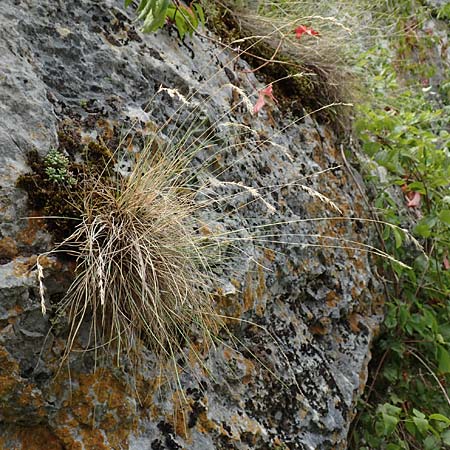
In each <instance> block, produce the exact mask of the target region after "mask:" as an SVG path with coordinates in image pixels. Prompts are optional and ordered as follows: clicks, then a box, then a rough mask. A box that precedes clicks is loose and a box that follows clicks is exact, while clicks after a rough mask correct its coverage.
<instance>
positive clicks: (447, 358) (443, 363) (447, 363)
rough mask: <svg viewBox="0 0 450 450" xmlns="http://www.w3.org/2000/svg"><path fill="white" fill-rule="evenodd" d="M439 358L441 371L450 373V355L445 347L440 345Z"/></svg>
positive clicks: (438, 349) (438, 348)
mask: <svg viewBox="0 0 450 450" xmlns="http://www.w3.org/2000/svg"><path fill="white" fill-rule="evenodd" d="M437 359H438V363H439V372H440V373H450V355H449V353H448V351H447V349H446V348H445V347H443V346H442V345H438V347H437Z"/></svg>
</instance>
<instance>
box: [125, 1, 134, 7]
mask: <svg viewBox="0 0 450 450" xmlns="http://www.w3.org/2000/svg"><path fill="white" fill-rule="evenodd" d="M132 3H133V0H125V8H128V7H129V6H130V5H131V4H132Z"/></svg>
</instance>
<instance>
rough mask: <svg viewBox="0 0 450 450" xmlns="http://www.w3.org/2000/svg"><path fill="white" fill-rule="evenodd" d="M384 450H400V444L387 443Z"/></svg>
mask: <svg viewBox="0 0 450 450" xmlns="http://www.w3.org/2000/svg"><path fill="white" fill-rule="evenodd" d="M386 450H402V447H400V445H397V444H388V445H387V446H386Z"/></svg>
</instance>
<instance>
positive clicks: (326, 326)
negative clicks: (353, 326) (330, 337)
mask: <svg viewBox="0 0 450 450" xmlns="http://www.w3.org/2000/svg"><path fill="white" fill-rule="evenodd" d="M330 326H331V319H330V318H329V317H322V318H321V319H319V321H318V322H317V323H315V324H314V325H312V326H310V327H309V331H310V332H311V334H314V335H320V336H324V335H326V334H328V333H329V332H330Z"/></svg>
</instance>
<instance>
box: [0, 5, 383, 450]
mask: <svg viewBox="0 0 450 450" xmlns="http://www.w3.org/2000/svg"><path fill="white" fill-rule="evenodd" d="M0 25H1V26H0V188H1V190H0V212H1V215H2V220H1V225H0V263H1V264H2V265H1V266H0V287H1V290H0V380H1V382H2V384H0V448H3V449H5V450H6V449H10V448H24V449H25V448H26V449H27V450H28V449H30V450H32V449H35V448H49V449H130V450H131V449H132V450H146V449H153V450H155V449H178V448H180V449H181V448H184V449H192V450H203V449H204V450H206V449H208V450H211V449H239V450H244V449H291V450H292V449H305V450H310V449H332V448H333V449H336V448H342V449H343V448H346V436H347V432H348V427H349V424H350V422H351V419H352V417H353V414H354V407H355V402H356V399H357V397H358V394H359V393H360V392H361V390H362V389H363V387H364V383H365V379H366V370H367V363H368V359H369V357H370V352H369V348H370V343H371V339H372V337H373V335H374V332H375V330H376V328H377V324H378V322H379V318H380V316H379V311H380V306H381V305H382V301H383V293H382V290H381V288H380V286H379V285H378V283H377V282H376V279H375V277H374V274H373V273H372V271H371V269H370V268H371V263H370V262H369V258H368V255H367V253H365V252H363V251H356V250H354V249H352V248H351V247H354V246H355V245H356V246H358V245H357V244H351V243H350V242H349V241H356V242H362V243H371V242H373V236H372V235H371V232H370V229H369V228H368V226H367V225H366V224H365V223H363V222H360V221H353V220H347V219H335V220H327V219H319V218H326V217H328V218H330V217H336V216H339V215H340V214H339V213H338V212H337V211H335V210H334V207H333V206H332V204H331V203H330V202H325V201H323V200H322V199H321V198H320V197H319V195H318V194H317V192H319V193H321V194H322V195H324V196H327V197H328V198H329V199H330V200H331V201H332V202H334V203H336V204H337V205H338V206H339V208H340V209H341V210H342V213H343V215H344V216H345V217H363V216H364V214H365V204H364V199H363V197H362V195H361V193H360V192H359V190H358V188H357V186H356V185H355V182H354V181H353V178H352V177H351V176H349V174H348V172H347V171H346V169H345V166H344V165H343V161H342V159H341V156H340V151H339V149H338V148H337V143H336V139H335V137H334V135H333V133H332V131H331V130H330V129H329V128H327V126H326V125H321V124H318V123H316V122H315V120H314V118H311V117H307V118H303V119H300V118H295V117H291V116H290V115H289V112H288V111H283V110H280V109H278V108H277V106H276V105H269V106H267V107H266V108H265V109H264V110H263V111H262V112H261V113H260V114H259V115H257V116H255V115H253V114H252V111H251V105H248V104H247V103H248V101H250V102H252V103H253V104H254V102H255V101H256V98H257V91H258V89H261V88H262V87H263V85H262V84H261V83H260V82H259V81H258V80H257V79H256V78H255V76H254V75H253V74H249V73H246V72H245V71H244V70H245V69H246V68H247V65H246V63H244V62H243V61H242V60H241V59H240V58H239V57H238V55H236V54H235V53H232V52H231V51H229V50H226V49H224V48H222V47H221V46H220V45H219V44H218V43H217V37H214V36H210V37H211V38H213V39H210V38H208V37H207V36H196V37H194V38H193V39H192V40H189V39H188V40H187V42H186V43H185V44H183V43H181V42H180V41H179V39H178V38H177V36H176V34H175V32H173V31H172V33H171V32H170V31H169V30H167V29H164V30H162V31H160V32H158V33H157V34H154V35H142V34H141V33H140V32H139V31H138V30H136V29H135V24H134V22H133V14H132V11H131V10H124V8H123V2H121V1H118V0H117V1H96V0H79V1H62V0H57V1H50V0H40V1H38V2H37V1H34V0H21V1H15V0H4V1H3V2H1V4H0ZM225 69H226V70H225ZM161 87H162V88H163V89H162V90H161V89H160V88H161ZM242 93H245V95H247V96H248V97H249V100H248V101H247V102H246V101H242V100H243V99H245V96H244V95H243V94H242ZM177 111H179V115H178V117H179V118H178V120H177V121H172V122H171V123H170V124H169V125H168V126H166V127H164V128H162V130H161V136H162V138H166V139H168V138H169V137H170V136H172V135H174V136H175V137H179V136H181V135H182V133H183V131H185V130H186V129H187V127H188V124H192V123H196V124H198V127H199V130H200V131H199V132H198V133H200V135H201V130H207V129H208V127H210V126H211V125H212V128H213V131H214V133H213V135H214V138H213V139H212V140H211V145H210V146H209V147H208V148H207V149H203V150H202V151H200V152H199V153H198V155H196V157H195V159H194V161H193V169H194V170H195V171H196V172H197V175H198V179H199V180H209V186H210V190H209V191H208V192H206V191H205V192H203V193H202V192H201V193H200V194H199V197H201V195H205V196H206V195H208V196H216V197H217V199H218V202H217V204H216V205H215V207H214V208H209V209H205V210H202V211H201V213H200V217H199V218H200V219H201V220H202V222H203V223H204V224H205V225H206V226H207V227H209V228H215V227H216V228H217V227H218V228H219V229H223V230H227V231H232V230H240V231H239V232H235V233H234V234H235V236H237V237H240V238H242V239H241V240H239V241H238V240H237V241H236V242H235V243H234V244H233V246H230V248H229V253H230V259H229V260H228V262H227V264H218V265H217V267H215V268H214V270H215V272H216V274H217V277H218V285H217V286H214V289H216V290H217V299H218V300H217V301H218V303H220V304H221V305H222V306H224V305H225V306H226V308H228V311H229V314H230V315H233V316H236V317H239V318H241V319H243V321H241V322H237V323H236V324H235V325H232V326H231V330H232V332H233V334H234V336H235V339H234V343H233V342H231V341H230V340H229V339H228V338H227V336H224V337H223V339H224V343H223V344H222V345H219V346H218V348H217V350H216V351H215V352H213V353H211V354H210V355H209V357H208V358H207V359H206V360H205V363H204V364H205V367H197V368H196V369H195V368H194V370H191V371H188V372H186V373H185V374H181V386H182V389H183V392H184V396H185V398H186V399H187V402H188V404H189V405H190V407H189V408H187V409H185V410H183V411H182V412H183V413H184V414H180V407H179V402H177V397H176V395H173V389H172V390H171V389H168V388H167V386H166V385H165V384H164V383H162V382H161V380H160V379H159V378H158V376H159V374H158V371H157V370H156V369H155V367H156V366H155V363H154V357H153V356H152V355H150V354H149V355H147V357H146V358H148V359H146V361H147V364H145V370H144V369H142V373H140V374H139V377H138V378H137V379H136V383H137V386H136V388H135V389H129V388H128V387H127V385H126V383H125V382H124V380H123V374H122V373H121V372H120V371H119V370H116V369H112V368H103V369H102V370H103V371H102V372H101V374H100V375H99V374H98V373H97V374H93V373H92V358H90V357H89V355H88V354H86V355H75V356H74V358H73V366H72V372H71V373H70V374H69V373H67V372H66V371H60V372H58V371H57V369H58V361H59V358H60V357H61V352H62V351H63V348H64V334H63V333H62V334H58V333H57V332H56V331H55V329H50V323H49V318H48V317H44V316H42V314H41V312H40V311H41V309H40V308H41V306H40V299H39V295H38V283H37V279H36V269H35V262H36V255H37V254H39V253H40V252H44V251H47V250H50V249H51V248H52V236H51V234H50V233H49V232H48V230H47V229H46V228H45V226H44V221H43V220H42V219H39V218H38V217H39V216H40V215H42V211H31V210H30V209H29V206H28V204H27V194H26V192H24V191H23V190H21V189H19V188H17V187H16V180H17V177H18V176H19V175H21V174H24V173H27V172H29V171H30V170H31V169H30V167H28V166H27V157H26V155H27V152H29V151H30V150H37V152H38V153H39V154H40V155H41V156H43V155H45V154H46V153H47V152H48V151H49V150H50V149H51V148H56V147H58V146H61V140H62V139H63V138H64V133H68V132H67V129H69V128H71V127H72V128H76V129H77V132H78V135H77V136H79V137H80V139H83V140H84V141H85V142H89V140H96V139H98V138H99V137H100V136H102V137H104V139H107V138H106V136H107V135H108V133H110V132H111V130H115V131H114V132H116V131H117V130H122V132H123V131H124V130H126V129H127V128H129V127H130V125H131V124H132V123H133V121H134V120H136V119H138V125H139V127H141V128H142V129H145V128H146V127H147V126H150V125H151V126H152V127H154V126H156V127H161V126H163V124H164V123H165V121H166V120H167V119H168V118H169V117H171V116H173V115H174V114H175V113H176V112H177ZM72 128H71V129H72ZM69 153H70V152H69ZM69 156H70V157H71V158H76V157H77V155H76V153H74V154H69ZM211 160H213V161H214V164H210V161H211ZM128 167H129V163H128V161H127V159H126V158H123V160H122V161H121V165H120V167H119V170H122V171H123V172H126V171H127V170H128ZM323 171H325V172H323ZM322 172H323V173H322ZM245 186H246V187H250V188H252V189H253V191H252V190H251V189H248V188H245ZM255 189H257V192H258V194H257V195H255V194H254V190H255ZM32 216H33V217H34V218H33V217H32ZM251 235H253V239H248V237H249V236H251ZM346 240H348V241H346ZM45 262H46V264H45V273H46V286H47V290H48V292H47V294H48V297H49V301H50V304H52V302H53V303H56V302H57V301H58V299H60V298H61V296H62V295H63V293H64V291H65V289H67V287H68V285H69V284H70V280H71V277H70V264H69V263H68V262H67V261H64V260H57V259H56V258H48V259H46V260H45ZM50 307H51V305H50ZM250 322H252V323H253V324H252V323H250ZM254 324H257V325H258V326H256V325H254ZM205 368H207V369H208V370H209V372H210V374H211V375H210V376H207V375H206V370H204V369H205ZM195 372H196V376H194V373H195ZM138 392H140V393H141V394H142V392H145V393H146V395H145V396H144V397H142V396H139V395H136V394H137V393H138ZM30 430H31V432H30Z"/></svg>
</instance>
